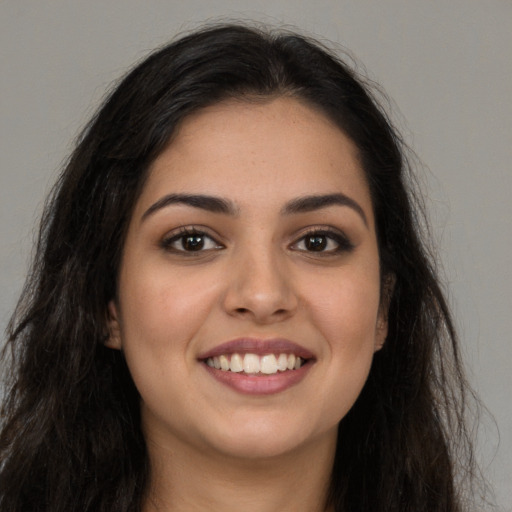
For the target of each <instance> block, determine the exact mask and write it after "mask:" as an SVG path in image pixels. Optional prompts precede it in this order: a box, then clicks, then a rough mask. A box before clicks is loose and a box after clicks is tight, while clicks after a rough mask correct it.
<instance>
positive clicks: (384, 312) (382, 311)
mask: <svg viewBox="0 0 512 512" xmlns="http://www.w3.org/2000/svg"><path fill="white" fill-rule="evenodd" d="M395 282H396V277H395V275H394V274H387V275H386V276H385V277H384V279H383V280H382V292H381V300H380V306H379V314H378V317H377V325H376V329H375V352H377V351H378V350H380V349H381V348H382V347H383V346H384V342H385V341H386V337H387V335H388V316H389V306H390V304H391V298H392V297H393V291H394V289H395Z"/></svg>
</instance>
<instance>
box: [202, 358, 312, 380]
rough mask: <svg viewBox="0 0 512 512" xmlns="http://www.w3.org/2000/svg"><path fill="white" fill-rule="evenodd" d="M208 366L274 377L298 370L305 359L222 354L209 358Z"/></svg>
mask: <svg viewBox="0 0 512 512" xmlns="http://www.w3.org/2000/svg"><path fill="white" fill-rule="evenodd" d="M206 364H207V365H208V366H209V367H210V368H215V369H216V370H222V371H225V372H233V373H245V374H249V375H253V374H263V375H273V374H275V373H277V372H286V371H290V370H298V369H299V368H300V367H301V366H302V365H303V364H304V359H302V358H301V357H299V356H295V355H294V354H285V353H281V354H265V355H263V356H259V355H258V354H251V353H248V354H245V355H240V354H232V355H229V354H222V355H220V356H219V357H217V356H215V357H209V358H207V359H206Z"/></svg>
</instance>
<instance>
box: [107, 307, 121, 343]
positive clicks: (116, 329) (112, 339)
mask: <svg viewBox="0 0 512 512" xmlns="http://www.w3.org/2000/svg"><path fill="white" fill-rule="evenodd" d="M107 313H108V318H107V328H108V338H107V340H106V341H105V346H106V347H108V348H113V349H116V350H121V346H122V345H121V325H120V324H119V313H118V311H117V306H116V303H115V301H113V300H111V301H110V302H109V303H108V308H107Z"/></svg>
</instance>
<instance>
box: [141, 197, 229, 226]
mask: <svg viewBox="0 0 512 512" xmlns="http://www.w3.org/2000/svg"><path fill="white" fill-rule="evenodd" d="M172 204H185V205H187V206H192V207H193V208H199V209H201V210H206V211H209V212H213V213H223V214H224V215H231V216H233V217H235V216H237V215H238V211H239V210H238V207H237V206H236V205H235V203H233V202H232V201H229V200H227V199H223V198H221V197H214V196H207V195H202V194H168V195H166V196H164V197H162V198H161V199H159V200H158V201H157V202H156V203H154V204H152V205H151V206H150V207H149V208H148V209H147V210H146V211H145V212H144V214H143V215H142V218H141V220H142V221H144V220H145V219H146V218H147V217H149V216H150V215H152V214H153V213H155V212H156V211H158V210H161V209H162V208H166V207H167V206H170V205H172Z"/></svg>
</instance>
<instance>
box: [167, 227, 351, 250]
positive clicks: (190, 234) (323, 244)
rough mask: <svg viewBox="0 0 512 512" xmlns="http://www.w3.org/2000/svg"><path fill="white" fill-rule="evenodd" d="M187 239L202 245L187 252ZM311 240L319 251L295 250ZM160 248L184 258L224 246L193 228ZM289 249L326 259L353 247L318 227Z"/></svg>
mask: <svg viewBox="0 0 512 512" xmlns="http://www.w3.org/2000/svg"><path fill="white" fill-rule="evenodd" d="M187 238H199V239H201V241H199V242H197V243H199V244H202V245H200V247H199V249H198V250H188V249H186V248H185V246H184V244H185V243H186V242H185V241H186V239H187ZM313 238H316V239H317V240H316V242H315V243H319V244H320V246H319V247H320V249H321V250H319V251H315V250H308V249H307V248H305V249H299V248H297V247H298V246H299V245H300V244H305V243H307V242H306V241H307V240H308V239H309V241H312V239H313ZM318 239H323V241H322V240H318ZM208 241H209V242H208ZM180 242H181V248H177V247H175V246H174V245H175V244H178V243H180ZM330 242H334V243H335V244H336V247H335V248H331V249H328V250H324V249H326V248H327V247H328V246H329V243H330ZM208 243H210V244H211V245H212V247H207V248H204V245H205V244H208ZM160 246H161V247H162V249H164V250H165V251H168V252H173V253H179V254H181V255H184V256H185V255H186V256H194V255H197V254H199V253H202V252H203V253H204V252H209V251H212V250H219V249H223V248H224V246H223V245H222V244H220V243H219V242H217V240H215V239H214V238H213V237H212V236H210V235H209V234H208V233H207V232H205V231H204V230H202V229H197V228H195V227H193V226H191V227H182V228H179V230H178V232H175V233H173V234H171V235H170V236H169V237H166V238H164V239H163V240H162V242H161V243H160ZM290 248H291V250H293V251H298V252H305V253H310V254H315V255H318V256H323V257H326V256H333V255H337V254H340V253H343V252H351V251H352V250H353V249H354V245H353V244H352V242H351V241H350V240H349V239H348V237H347V236H346V235H345V234H344V233H342V232H339V231H335V230H331V229H325V228H320V227H318V228H315V227H313V228H310V229H308V231H307V232H306V233H304V234H302V236H301V237H300V238H299V239H297V240H296V241H295V242H293V243H292V244H291V245H290Z"/></svg>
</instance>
